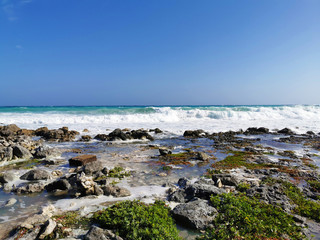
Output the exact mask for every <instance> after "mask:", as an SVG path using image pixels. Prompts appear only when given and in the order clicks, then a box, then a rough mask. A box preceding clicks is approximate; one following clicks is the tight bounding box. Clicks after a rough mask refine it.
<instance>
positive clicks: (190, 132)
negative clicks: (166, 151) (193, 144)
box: [183, 129, 206, 138]
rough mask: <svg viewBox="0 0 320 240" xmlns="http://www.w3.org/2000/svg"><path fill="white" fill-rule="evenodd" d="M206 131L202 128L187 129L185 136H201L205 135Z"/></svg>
mask: <svg viewBox="0 0 320 240" xmlns="http://www.w3.org/2000/svg"><path fill="white" fill-rule="evenodd" d="M205 135H206V133H205V132H204V131H203V130H202V129H198V130H187V131H185V132H184V133H183V136H184V137H189V138H199V137H203V136H205Z"/></svg>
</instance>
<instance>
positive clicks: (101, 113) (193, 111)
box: [0, 105, 320, 134]
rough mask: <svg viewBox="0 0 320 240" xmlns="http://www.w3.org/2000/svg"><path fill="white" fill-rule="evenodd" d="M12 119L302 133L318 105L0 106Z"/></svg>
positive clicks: (315, 126) (1, 118) (24, 124)
mask: <svg viewBox="0 0 320 240" xmlns="http://www.w3.org/2000/svg"><path fill="white" fill-rule="evenodd" d="M12 123H14V124H17V125H18V126H19V127H21V128H28V129H35V128H38V127H43V126H47V127H48V128H58V127H62V126H67V127H69V128H70V129H74V130H77V131H80V132H81V131H82V130H83V129H85V128H87V129H89V131H90V133H91V134H95V133H102V132H105V131H106V130H113V129H115V128H130V129H139V128H145V129H151V128H160V129H162V130H164V131H167V133H169V134H170V133H171V134H181V133H182V132H183V131H184V130H188V129H203V130H205V131H209V132H217V131H227V130H239V129H244V130H245V129H246V128H248V127H267V128H270V129H271V130H272V129H280V128H284V127H288V128H291V129H292V130H294V131H295V132H297V133H304V132H306V131H315V132H319V131H320V105H248V106H245V105H243V106H231V105H228V106H223V105H219V106H41V107H0V124H1V125H6V124H12Z"/></svg>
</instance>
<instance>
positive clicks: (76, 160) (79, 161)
mask: <svg viewBox="0 0 320 240" xmlns="http://www.w3.org/2000/svg"><path fill="white" fill-rule="evenodd" d="M95 161H97V156H96V155H80V156H76V157H73V158H70V159H69V165H70V166H72V167H78V166H84V165H86V164H87V163H90V162H95Z"/></svg>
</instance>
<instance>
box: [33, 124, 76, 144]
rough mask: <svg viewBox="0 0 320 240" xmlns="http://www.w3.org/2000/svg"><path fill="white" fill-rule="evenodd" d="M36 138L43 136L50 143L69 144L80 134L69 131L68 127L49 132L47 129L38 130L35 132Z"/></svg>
mask: <svg viewBox="0 0 320 240" xmlns="http://www.w3.org/2000/svg"><path fill="white" fill-rule="evenodd" d="M34 133H35V135H36V136H41V137H43V138H44V139H46V140H48V141H59V142H68V141H72V140H74V139H75V137H76V135H78V134H79V132H77V131H69V129H68V128H67V127H62V128H59V129H53V130H49V129H48V128H47V127H42V128H38V129H37V130H35V132H34Z"/></svg>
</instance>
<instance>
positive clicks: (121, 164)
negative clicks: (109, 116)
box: [0, 125, 320, 240]
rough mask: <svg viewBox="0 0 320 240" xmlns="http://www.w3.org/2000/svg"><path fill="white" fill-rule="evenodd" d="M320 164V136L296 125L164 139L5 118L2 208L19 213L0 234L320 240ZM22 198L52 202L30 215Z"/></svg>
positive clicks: (0, 140)
mask: <svg viewBox="0 0 320 240" xmlns="http://www.w3.org/2000/svg"><path fill="white" fill-rule="evenodd" d="M319 166H320V133H314V132H311V131H309V132H306V133H305V134H296V133H295V132H294V131H293V130H291V129H289V128H284V129H279V130H276V129H275V130H269V129H267V128H263V127H260V128H255V127H252V128H248V129H246V130H239V131H236V132H235V131H228V132H219V133H209V132H205V131H203V130H186V131H185V132H184V134H183V136H176V137H166V132H165V131H162V130H160V129H158V128H156V129H149V130H145V129H138V130H130V129H115V130H113V131H109V133H108V134H107V133H100V134H98V135H91V134H90V132H88V131H87V130H86V129H84V130H83V131H82V132H77V131H73V130H69V129H68V128H67V127H62V128H59V129H52V130H50V129H48V128H46V127H42V128H39V129H36V130H28V129H20V128H19V127H18V126H16V125H7V126H2V127H0V187H1V193H2V194H4V195H3V199H4V200H3V203H1V196H0V204H2V207H1V208H2V212H1V214H2V215H3V216H5V215H6V214H8V215H10V211H9V209H12V211H14V212H15V215H17V216H16V217H15V218H11V219H10V218H8V219H7V220H6V221H3V222H0V235H1V239H118V240H119V239H196V238H197V239H311V238H312V237H313V238H312V239H320V234H319V232H320V176H319V171H318V168H319ZM155 189H157V191H156V190H155ZM20 197H24V198H28V199H33V198H35V197H41V198H43V202H47V203H46V204H40V205H39V206H37V211H39V212H37V213H35V212H32V211H30V212H28V211H27V209H28V206H27V207H25V208H24V213H23V214H20V213H19V211H20V210H19V209H20V208H18V205H19V204H20V205H21V204H22V202H21V201H23V200H21V198H20ZM19 201H20V202H19ZM31 201H32V200H31ZM22 205H23V204H22ZM35 205H36V204H35ZM12 211H11V212H12ZM21 211H22V209H21ZM150 216H152V217H150ZM176 224H177V225H178V226H179V230H180V232H179V231H178V230H177V226H176ZM12 226H14V227H12ZM11 227H12V229H10V228H11Z"/></svg>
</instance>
